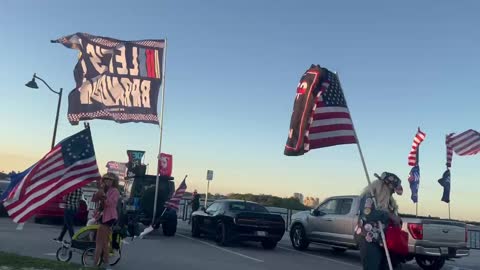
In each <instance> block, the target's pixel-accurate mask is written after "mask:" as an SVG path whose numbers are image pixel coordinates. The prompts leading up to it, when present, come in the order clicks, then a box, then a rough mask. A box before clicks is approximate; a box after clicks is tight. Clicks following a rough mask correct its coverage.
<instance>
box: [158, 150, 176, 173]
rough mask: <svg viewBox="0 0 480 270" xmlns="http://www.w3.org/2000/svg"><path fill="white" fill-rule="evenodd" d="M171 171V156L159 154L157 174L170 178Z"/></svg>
mask: <svg viewBox="0 0 480 270" xmlns="http://www.w3.org/2000/svg"><path fill="white" fill-rule="evenodd" d="M172 171H173V156H172V155H170V154H165V153H161V154H160V159H159V160H158V174H159V175H162V176H169V177H170V176H172Z"/></svg>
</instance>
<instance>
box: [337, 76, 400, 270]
mask: <svg viewBox="0 0 480 270" xmlns="http://www.w3.org/2000/svg"><path fill="white" fill-rule="evenodd" d="M335 74H336V75H337V78H338V84H339V85H340V88H341V83H340V77H339V76H338V72H335ZM342 89H343V88H342ZM343 95H344V96H345V91H343ZM345 104H346V105H347V99H346V98H345ZM347 108H348V105H347ZM349 111H350V110H349ZM350 118H351V119H352V128H353V133H354V135H355V138H356V139H357V147H358V153H359V154H360V159H361V160H362V165H363V170H364V171H365V176H366V178H367V182H368V186H369V187H370V194H371V196H372V198H373V204H374V205H375V208H377V200H376V199H375V193H374V192H373V189H372V187H371V184H372V181H370V175H369V174H368V169H367V164H366V163H365V158H364V157H363V152H362V148H361V147H360V141H359V140H358V136H357V131H356V129H355V125H354V124H353V117H352V113H351V112H350ZM378 226H379V227H380V236H381V237H382V241H383V247H384V250H385V256H386V257H387V262H388V267H389V269H390V270H393V267H392V260H391V259H390V253H389V252H388V247H387V241H386V238H385V232H384V231H383V224H382V222H380V221H379V222H378Z"/></svg>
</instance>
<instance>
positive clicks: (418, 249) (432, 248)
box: [290, 196, 469, 270]
mask: <svg viewBox="0 0 480 270" xmlns="http://www.w3.org/2000/svg"><path fill="white" fill-rule="evenodd" d="M359 204H360V197H359V196H338V197H331V198H328V199H326V200H325V201H324V202H322V203H321V204H320V206H318V207H317V208H316V209H313V210H311V211H304V212H299V213H296V214H294V215H293V216H292V223H291V225H290V239H291V241H292V245H293V247H294V248H295V249H298V250H304V249H306V248H308V245H309V244H310V243H319V244H324V245H328V246H330V247H332V248H333V251H334V252H338V253H341V252H345V251H346V250H347V249H358V245H357V243H356V241H355V240H354V228H355V225H356V224H357V220H358V215H359V209H358V208H359ZM402 220H403V230H404V231H406V232H408V234H409V240H408V245H409V253H410V254H409V255H408V257H407V258H405V260H406V261H410V260H413V259H415V260H416V262H417V264H418V265H419V266H420V267H421V268H423V269H426V270H432V269H441V268H442V267H443V265H444V264H445V261H446V260H448V259H453V258H460V257H465V256H468V255H469V249H468V248H467V239H466V238H467V227H466V224H465V223H461V222H454V221H447V220H440V219H426V218H407V217H402Z"/></svg>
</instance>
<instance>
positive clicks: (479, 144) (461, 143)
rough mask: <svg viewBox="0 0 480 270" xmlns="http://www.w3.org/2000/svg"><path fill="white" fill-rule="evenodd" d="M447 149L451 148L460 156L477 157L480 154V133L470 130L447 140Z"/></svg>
mask: <svg viewBox="0 0 480 270" xmlns="http://www.w3.org/2000/svg"><path fill="white" fill-rule="evenodd" d="M447 147H451V148H452V149H453V151H455V153H456V154H457V155H459V156H467V155H475V154H478V153H479V152H480V133H479V132H478V131H475V130H473V129H469V130H467V131H465V132H463V133H460V134H458V135H453V134H452V135H451V136H450V138H447Z"/></svg>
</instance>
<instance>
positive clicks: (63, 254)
mask: <svg viewBox="0 0 480 270" xmlns="http://www.w3.org/2000/svg"><path fill="white" fill-rule="evenodd" d="M56 257H57V260H58V261H61V262H68V261H70V259H71V258H72V251H71V250H70V249H69V248H68V247H60V248H59V249H58V250H57V254H56Z"/></svg>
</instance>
